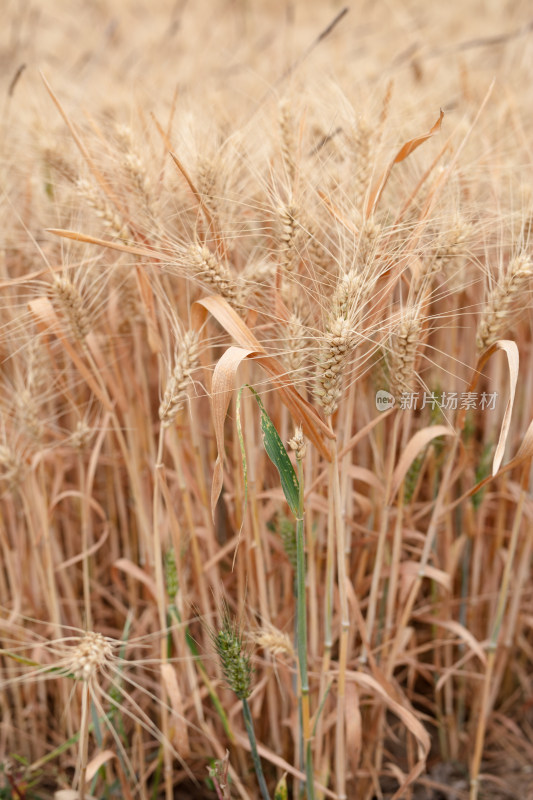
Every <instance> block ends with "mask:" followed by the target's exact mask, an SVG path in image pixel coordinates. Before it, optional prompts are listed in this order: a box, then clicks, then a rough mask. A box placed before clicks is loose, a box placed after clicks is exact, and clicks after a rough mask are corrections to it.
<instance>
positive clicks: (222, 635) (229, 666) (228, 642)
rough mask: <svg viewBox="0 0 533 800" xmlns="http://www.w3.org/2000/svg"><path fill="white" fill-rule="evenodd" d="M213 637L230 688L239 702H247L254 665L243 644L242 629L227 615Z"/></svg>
mask: <svg viewBox="0 0 533 800" xmlns="http://www.w3.org/2000/svg"><path fill="white" fill-rule="evenodd" d="M212 637H213V644H214V645H215V650H216V651H217V655H218V657H219V659H220V664H221V666H222V672H223V673H224V678H225V679H226V682H227V684H228V686H229V688H230V689H231V690H232V691H233V692H235V694H236V695H237V697H238V698H239V700H245V699H246V698H247V697H250V693H251V684H252V665H251V662H250V655H249V653H248V652H247V651H246V649H245V647H244V644H243V636H242V631H241V629H240V628H239V626H238V625H237V623H236V622H234V621H233V620H231V619H230V617H229V614H225V615H224V618H223V621H222V628H221V629H220V630H219V631H218V632H213V634H212Z"/></svg>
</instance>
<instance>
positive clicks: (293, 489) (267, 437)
mask: <svg viewBox="0 0 533 800" xmlns="http://www.w3.org/2000/svg"><path fill="white" fill-rule="evenodd" d="M248 388H249V389H250V391H251V392H252V393H253V395H254V397H255V399H256V400H257V404H258V406H259V408H260V409H261V430H262V432H263V444H264V446H265V450H266V454H267V456H268V457H269V459H270V460H271V461H272V463H273V464H274V466H275V467H276V469H277V471H278V472H279V477H280V480H281V488H282V489H283V494H284V495H285V499H286V501H287V503H288V504H289V508H290V510H291V511H292V513H293V514H294V516H295V517H297V516H298V508H299V494H300V484H299V483H298V478H297V477H296V472H295V471H294V467H293V466H292V464H291V460H290V458H289V454H288V453H287V451H286V449H285V445H284V444H283V442H282V441H281V438H280V436H279V433H278V432H277V430H276V428H275V427H274V423H273V422H272V420H271V419H270V417H269V416H268V414H267V410H266V408H265V407H264V405H263V403H262V402H261V398H260V397H259V395H258V394H257V392H256V391H255V389H252V387H251V386H249V387H248Z"/></svg>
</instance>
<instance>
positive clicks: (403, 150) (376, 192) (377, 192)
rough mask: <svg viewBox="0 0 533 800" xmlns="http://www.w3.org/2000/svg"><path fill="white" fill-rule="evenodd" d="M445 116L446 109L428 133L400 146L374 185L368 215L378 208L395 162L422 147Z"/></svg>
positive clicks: (438, 127)
mask: <svg viewBox="0 0 533 800" xmlns="http://www.w3.org/2000/svg"><path fill="white" fill-rule="evenodd" d="M443 118H444V111H442V109H441V112H440V116H439V118H438V120H437V121H436V122H435V124H434V125H433V127H432V128H430V130H429V131H428V132H427V133H423V134H422V135H421V136H415V138H414V139H409V141H408V142H405V144H403V145H402V147H400V149H399V150H398V152H397V153H396V155H395V156H394V158H393V159H392V161H391V163H390V164H389V166H388V167H387V169H386V170H385V172H384V173H383V175H382V176H381V178H380V179H379V181H378V182H377V184H376V186H375V187H374V189H373V191H372V194H371V195H370V197H369V199H368V204H367V207H366V217H371V216H372V214H373V213H374V211H375V210H376V206H377V204H378V202H379V198H380V197H381V195H382V194H383V190H384V189H385V186H386V185H387V181H388V179H389V175H390V174H391V172H392V168H393V167H394V165H395V164H399V163H400V161H404V160H405V159H406V158H407V157H408V156H410V155H411V153H412V152H413V151H414V150H416V149H417V147H420V145H421V144H424V142H426V141H427V140H428V139H430V138H431V137H432V136H433V135H434V134H435V133H437V131H439V130H440V126H441V124H442V120H443Z"/></svg>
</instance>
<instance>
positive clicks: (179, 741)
mask: <svg viewBox="0 0 533 800" xmlns="http://www.w3.org/2000/svg"><path fill="white" fill-rule="evenodd" d="M161 677H162V678H163V683H164V684H165V689H166V691H167V694H168V699H169V700H170V706H171V708H172V711H173V712H174V714H173V716H172V724H171V731H170V739H171V741H172V744H173V745H174V747H175V748H176V752H177V753H179V755H180V756H181V757H182V758H188V757H189V756H190V754H191V747H190V744H189V733H188V730H187V723H186V721H185V716H184V713H183V699H182V696H181V691H180V687H179V684H178V678H177V676H176V670H175V669H174V667H173V666H172V664H161Z"/></svg>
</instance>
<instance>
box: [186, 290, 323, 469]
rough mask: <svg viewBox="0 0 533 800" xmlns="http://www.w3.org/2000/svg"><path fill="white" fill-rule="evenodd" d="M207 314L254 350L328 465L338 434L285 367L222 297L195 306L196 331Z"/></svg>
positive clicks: (245, 346) (255, 359) (296, 423)
mask: <svg viewBox="0 0 533 800" xmlns="http://www.w3.org/2000/svg"><path fill="white" fill-rule="evenodd" d="M206 312H209V313H210V314H212V315H213V316H214V317H215V319H216V320H217V321H218V322H219V323H220V325H222V327H223V328H224V329H225V330H226V331H227V332H228V333H229V334H230V336H233V338H234V339H235V340H236V341H237V343H238V345H239V346H240V347H241V348H245V349H248V350H250V354H251V353H252V352H253V354H254V355H253V358H254V361H256V362H257V363H258V364H260V366H261V367H263V369H264V370H265V372H267V373H268V374H269V375H270V377H271V378H272V383H273V384H274V385H275V386H276V387H277V389H278V391H279V395H280V398H281V400H282V402H283V403H284V404H285V405H286V406H287V408H288V409H289V411H290V413H291V416H292V418H293V421H294V423H295V425H302V428H303V430H304V433H305V435H306V436H307V438H308V439H309V441H310V442H311V443H312V444H313V445H314V446H315V447H316V448H317V450H318V451H319V452H320V454H321V455H322V456H323V457H324V458H325V459H326V460H327V461H331V453H330V451H329V447H328V446H327V444H326V442H325V441H324V439H325V438H328V439H335V434H334V433H333V432H332V431H331V430H330V429H329V427H328V426H327V425H326V423H325V422H324V421H323V420H322V419H320V417H319V415H318V414H317V412H316V409H314V408H313V406H312V405H311V404H310V403H308V402H307V400H305V399H304V398H303V397H302V396H301V394H299V392H298V391H297V390H296V388H295V387H294V385H293V384H292V383H291V380H290V378H288V377H287V372H286V370H285V368H284V367H283V366H282V364H280V362H279V361H278V360H277V359H276V358H274V357H273V356H269V355H267V353H266V350H265V349H264V347H263V346H262V345H261V343H260V342H259V341H258V340H257V339H256V337H255V336H254V334H253V333H252V331H251V330H250V328H248V326H247V325H246V323H245V322H244V321H243V320H242V319H241V318H240V317H239V315H238V314H237V313H236V311H235V310H234V309H233V308H232V307H231V306H230V305H229V303H228V302H227V301H226V300H225V299H224V298H223V297H220V296H219V295H214V296H212V297H204V298H203V299H202V300H198V301H197V302H196V303H194V304H193V307H192V323H193V327H194V328H195V329H196V330H200V329H201V328H202V326H203V324H204V322H205V319H206Z"/></svg>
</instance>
